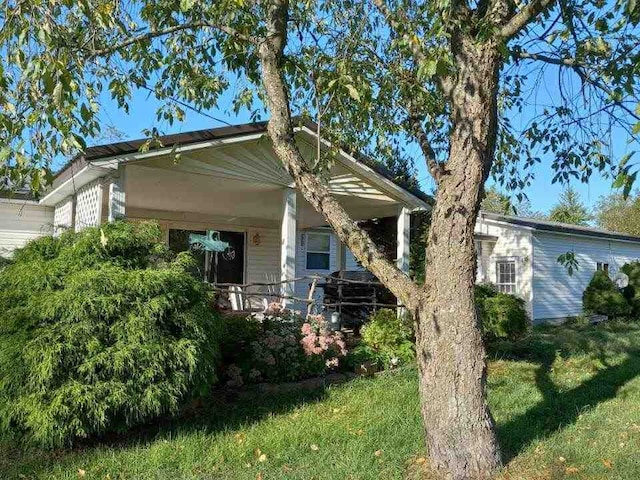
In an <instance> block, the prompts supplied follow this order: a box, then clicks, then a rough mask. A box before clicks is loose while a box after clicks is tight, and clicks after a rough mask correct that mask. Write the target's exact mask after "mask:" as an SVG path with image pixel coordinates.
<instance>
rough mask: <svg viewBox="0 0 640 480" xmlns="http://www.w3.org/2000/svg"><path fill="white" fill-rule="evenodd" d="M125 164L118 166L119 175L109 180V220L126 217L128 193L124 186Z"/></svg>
mask: <svg viewBox="0 0 640 480" xmlns="http://www.w3.org/2000/svg"><path fill="white" fill-rule="evenodd" d="M124 181H125V177H124V166H123V165H120V166H119V167H118V176H117V177H114V178H112V179H110V180H109V203H108V208H109V214H108V218H107V220H108V221H109V222H113V221H115V220H118V219H121V218H124V217H125V213H126V208H125V207H126V193H125V188H124Z"/></svg>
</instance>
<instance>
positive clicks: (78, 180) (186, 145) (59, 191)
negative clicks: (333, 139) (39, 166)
mask: <svg viewBox="0 0 640 480" xmlns="http://www.w3.org/2000/svg"><path fill="white" fill-rule="evenodd" d="M266 128H267V122H256V123H247V124H242V125H234V126H227V127H219V128H211V129H205V130H197V131H191V132H185V133H179V134H172V135H164V136H161V137H159V139H158V140H159V142H158V143H159V144H158V145H156V146H151V148H150V149H149V151H147V152H141V151H140V148H141V147H142V146H143V145H144V144H145V142H147V141H148V139H137V140H130V141H124V142H116V143H110V144H106V145H99V146H94V147H89V148H87V149H86V151H85V152H84V154H82V155H79V156H77V157H75V158H73V159H72V160H70V161H69V162H68V163H67V164H66V165H64V166H63V167H62V168H61V169H60V170H59V171H58V173H57V174H56V176H55V178H54V181H53V184H52V186H51V188H50V189H49V190H48V191H47V192H46V193H45V195H44V196H43V198H42V200H41V203H43V204H46V205H55V204H56V203H58V202H60V201H62V200H63V199H64V198H66V197H67V196H68V195H70V194H73V193H74V191H75V189H77V188H79V187H80V186H81V185H82V184H85V183H89V182H91V181H93V180H95V179H96V178H99V177H102V176H105V175H106V174H108V173H109V172H111V171H113V170H115V169H117V167H118V165H119V164H121V163H133V162H135V163H136V164H138V165H143V164H146V165H149V166H150V165H151V164H152V163H153V162H155V166H158V165H159V164H158V159H159V158H161V157H163V156H164V157H167V156H168V155H172V154H175V153H182V152H191V153H189V155H190V157H189V158H187V159H186V160H181V164H183V165H181V169H182V170H183V171H188V172H190V173H194V174H197V173H204V172H205V170H203V167H204V165H203V162H202V161H201V159H199V160H198V159H196V158H195V157H197V156H198V153H197V152H198V151H200V150H202V149H207V148H210V147H211V148H215V147H220V146H223V145H231V144H241V143H245V142H250V141H255V140H257V139H260V138H262V137H264V135H265V133H266ZM316 131H317V125H316V124H315V123H314V122H311V121H303V120H301V119H300V120H299V121H298V126H297V127H296V128H295V132H296V138H297V139H301V140H302V143H303V147H304V144H305V143H306V144H307V147H309V146H310V145H312V144H313V143H315V142H316V141H317V140H316V139H317V136H316ZM322 143H323V147H324V148H329V147H330V144H329V143H328V142H326V141H324V140H323V141H322ZM311 151H313V150H312V149H311ZM254 159H255V158H254ZM143 160H144V162H142V161H143ZM339 160H340V162H341V170H340V172H339V174H338V175H333V172H332V175H331V176H332V179H331V182H330V183H331V186H332V191H333V193H335V194H338V195H349V194H351V193H353V185H352V183H353V182H352V180H353V178H354V175H355V177H356V178H357V179H366V181H367V182H368V183H369V184H371V185H373V186H374V187H375V189H377V190H379V191H381V192H383V193H384V194H387V195H389V196H390V197H391V198H394V199H396V200H398V202H399V203H401V204H403V205H404V206H407V207H410V208H411V209H429V208H430V205H431V203H432V198H431V197H429V196H428V195H426V194H425V193H424V192H422V191H421V190H419V189H416V188H413V187H411V186H409V185H405V184H403V183H402V182H398V181H396V179H394V178H393V175H392V173H391V172H390V171H389V170H388V169H387V168H386V167H385V166H384V165H382V164H380V163H379V162H376V161H374V160H372V159H370V158H368V157H365V156H363V155H360V154H358V153H353V152H347V151H346V150H344V149H342V150H340V154H339ZM251 167H255V169H254V171H253V177H254V178H252V175H249V176H247V177H246V178H244V180H246V181H260V180H267V181H271V183H277V184H282V185H288V184H289V185H290V184H291V179H290V178H289V177H288V175H287V174H286V172H284V170H283V169H281V167H280V166H279V165H278V166H275V167H274V165H265V164H264V162H263V164H262V165H260V164H258V163H256V164H255V165H251ZM278 167H279V168H278ZM216 172H217V173H216ZM247 172H248V170H246V169H245V173H247ZM207 173H208V174H209V175H216V174H219V175H221V176H223V177H224V174H223V171H222V170H221V169H219V168H218V169H212V168H209V169H208V172H207ZM265 175H267V177H268V178H265ZM236 177H237V178H235V179H236V180H238V179H242V178H240V177H238V176H237V175H236ZM361 183H362V182H361Z"/></svg>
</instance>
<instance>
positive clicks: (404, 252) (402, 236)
mask: <svg viewBox="0 0 640 480" xmlns="http://www.w3.org/2000/svg"><path fill="white" fill-rule="evenodd" d="M410 225H411V214H410V212H409V209H408V208H406V207H402V208H401V209H400V211H399V212H398V221H397V229H396V239H397V241H396V265H397V266H398V268H399V269H400V270H401V271H402V272H404V273H405V274H407V275H409V251H410V243H409V240H410V238H409V237H410V229H409V227H410ZM400 303H401V302H400V299H398V305H400ZM396 313H397V314H398V317H400V316H402V315H404V313H405V309H404V308H398V309H396Z"/></svg>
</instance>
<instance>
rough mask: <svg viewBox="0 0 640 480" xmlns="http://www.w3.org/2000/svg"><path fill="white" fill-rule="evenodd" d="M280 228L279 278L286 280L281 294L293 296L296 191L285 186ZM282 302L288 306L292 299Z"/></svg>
mask: <svg viewBox="0 0 640 480" xmlns="http://www.w3.org/2000/svg"><path fill="white" fill-rule="evenodd" d="M282 205H283V208H282V228H281V238H282V243H281V247H280V280H281V281H283V282H284V281H286V282H287V283H283V284H282V286H281V289H280V291H281V294H282V295H286V296H293V294H294V291H295V285H294V282H293V279H294V278H295V275H296V236H297V230H298V228H297V218H296V191H295V189H293V188H285V189H284V192H283V195H282ZM282 304H283V305H286V306H290V305H291V304H293V300H290V299H283V300H282Z"/></svg>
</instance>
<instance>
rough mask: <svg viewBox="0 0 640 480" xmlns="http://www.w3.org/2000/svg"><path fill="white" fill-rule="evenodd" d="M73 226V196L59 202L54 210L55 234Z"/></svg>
mask: <svg viewBox="0 0 640 480" xmlns="http://www.w3.org/2000/svg"><path fill="white" fill-rule="evenodd" d="M71 227H73V197H68V198H66V199H64V200H63V201H62V202H60V203H59V204H57V205H56V206H55V208H54V210H53V235H54V236H58V235H60V234H61V233H62V232H64V231H65V230H67V229H69V228H71Z"/></svg>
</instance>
